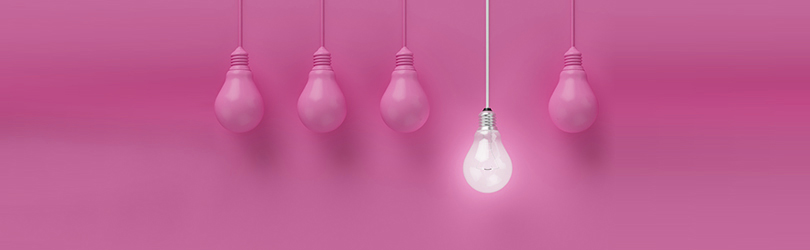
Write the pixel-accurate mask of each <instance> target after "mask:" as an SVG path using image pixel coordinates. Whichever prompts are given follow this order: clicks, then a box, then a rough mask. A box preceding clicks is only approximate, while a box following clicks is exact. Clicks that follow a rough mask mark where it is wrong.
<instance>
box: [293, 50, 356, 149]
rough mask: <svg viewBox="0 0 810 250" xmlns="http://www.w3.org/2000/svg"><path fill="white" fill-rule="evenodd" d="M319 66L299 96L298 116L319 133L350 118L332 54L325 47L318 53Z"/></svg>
mask: <svg viewBox="0 0 810 250" xmlns="http://www.w3.org/2000/svg"><path fill="white" fill-rule="evenodd" d="M314 57H315V66H314V67H312V71H310V72H309V81H307V86H306V87H304V92H302V93H301V96H300V97H299V98H298V117H299V118H301V122H302V123H304V125H305V126H307V128H309V129H310V130H312V131H315V132H320V133H324V132H329V131H332V130H335V129H337V128H338V127H339V126H340V124H342V123H343V120H344V119H346V99H345V98H344V97H343V92H342V91H340V87H339V86H338V85H337V82H336V81H335V72H334V71H332V54H331V53H329V51H327V50H326V48H324V47H321V48H320V49H318V51H316V52H315V56H314Z"/></svg>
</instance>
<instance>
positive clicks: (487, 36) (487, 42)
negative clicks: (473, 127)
mask: <svg viewBox="0 0 810 250" xmlns="http://www.w3.org/2000/svg"><path fill="white" fill-rule="evenodd" d="M486 3H487V7H486V11H487V18H486V33H487V35H486V60H487V62H486V78H487V79H486V82H487V107H486V108H489V0H486Z"/></svg>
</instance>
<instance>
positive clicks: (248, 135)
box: [231, 122, 283, 170]
mask: <svg viewBox="0 0 810 250" xmlns="http://www.w3.org/2000/svg"><path fill="white" fill-rule="evenodd" d="M262 123H264V122H262ZM231 136H232V138H234V140H235V141H236V143H238V144H239V146H240V147H241V149H242V152H243V153H244V154H245V157H246V159H248V162H249V163H250V166H251V167H253V168H254V169H260V170H270V169H272V166H274V165H276V164H277V163H278V156H280V155H282V154H283V152H281V151H280V150H283V147H281V145H280V143H277V142H276V143H274V142H273V134H272V131H271V130H270V129H269V128H267V127H265V126H262V124H261V123H260V124H259V125H258V126H257V127H256V128H254V129H253V130H251V131H248V132H244V133H231Z"/></svg>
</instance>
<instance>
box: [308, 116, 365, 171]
mask: <svg viewBox="0 0 810 250" xmlns="http://www.w3.org/2000/svg"><path fill="white" fill-rule="evenodd" d="M356 127H357V126H356V125H354V124H346V122H345V121H344V123H343V124H341V125H340V127H339V128H337V129H336V130H335V131H331V132H327V133H316V132H312V133H314V135H313V138H314V141H315V142H316V143H317V144H318V145H319V146H320V152H322V153H323V154H322V155H323V156H325V157H328V161H327V162H331V163H334V165H335V166H336V168H335V169H334V170H336V171H340V172H344V171H352V172H354V171H359V169H360V168H359V164H358V162H357V160H358V157H359V155H358V154H360V152H361V151H362V150H361V149H362V147H361V145H360V138H362V135H361V131H358V130H357V129H355V128H356Z"/></svg>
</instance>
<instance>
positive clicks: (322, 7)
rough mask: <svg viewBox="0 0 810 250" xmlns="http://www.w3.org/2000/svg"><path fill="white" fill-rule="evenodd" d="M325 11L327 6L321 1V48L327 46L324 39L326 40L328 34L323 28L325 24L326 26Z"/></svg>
mask: <svg viewBox="0 0 810 250" xmlns="http://www.w3.org/2000/svg"><path fill="white" fill-rule="evenodd" d="M324 9H326V6H325V4H324V0H321V47H324V46H326V42H325V41H324V39H325V38H324V37H326V33H325V32H326V31H325V30H324V28H323V26H325V24H324V19H325V18H324V15H325V14H324V12H325V10H324Z"/></svg>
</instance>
